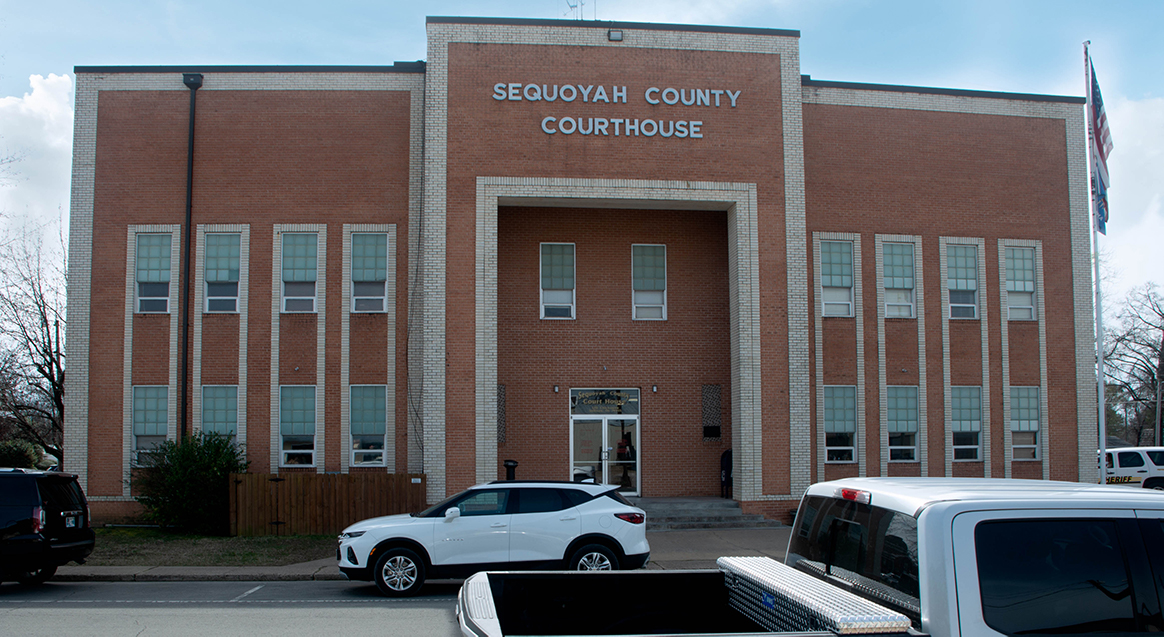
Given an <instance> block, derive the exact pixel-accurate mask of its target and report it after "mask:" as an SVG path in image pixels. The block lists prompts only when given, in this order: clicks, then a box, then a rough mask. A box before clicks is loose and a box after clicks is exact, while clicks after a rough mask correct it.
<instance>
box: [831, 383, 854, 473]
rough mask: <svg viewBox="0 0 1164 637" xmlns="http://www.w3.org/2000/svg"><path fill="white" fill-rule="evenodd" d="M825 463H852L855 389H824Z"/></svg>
mask: <svg viewBox="0 0 1164 637" xmlns="http://www.w3.org/2000/svg"><path fill="white" fill-rule="evenodd" d="M824 424H825V462H853V461H854V460H856V449H857V444H856V441H857V388H856V387H853V386H839V387H825V388H824Z"/></svg>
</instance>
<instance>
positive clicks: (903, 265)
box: [883, 243, 914, 318]
mask: <svg viewBox="0 0 1164 637" xmlns="http://www.w3.org/2000/svg"><path fill="white" fill-rule="evenodd" d="M883 251H884V260H885V261H884V263H885V266H884V267H885V272H884V280H885V316H886V317H888V318H913V316H914V305H913V287H914V281H913V244H912V243H886V244H885V245H884V246H883Z"/></svg>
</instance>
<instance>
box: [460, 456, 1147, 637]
mask: <svg viewBox="0 0 1164 637" xmlns="http://www.w3.org/2000/svg"><path fill="white" fill-rule="evenodd" d="M718 564H719V566H720V569H719V570H709V571H662V570H648V571H632V572H612V573H601V572H595V573H557V572H540V573H505V572H502V573H496V572H484V573H477V574H476V575H474V576H472V577H471V578H469V579H468V580H466V581H465V584H464V585H463V586H462V588H461V592H460V594H459V597H458V603H457V616H458V619H459V622H460V626H461V630H462V632H463V633H464V634H465V635H467V636H470V637H501V636H503V635H641V634H672V635H725V634H731V635H737V636H738V635H758V634H766V635H772V634H773V633H776V634H782V635H820V636H827V635H834V634H849V635H873V634H882V635H883V634H898V635H906V634H908V635H933V636H934V637H954V636H956V635H962V636H974V637H977V636H980V635H1064V634H1085V633H1086V634H1103V635H1131V634H1137V633H1144V632H1161V631H1164V616H1162V614H1161V598H1162V596H1164V496H1162V495H1161V494H1159V493H1157V492H1155V491H1153V490H1132V489H1121V488H1118V487H1107V486H1099V485H1088V484H1077V483H1070V482H1049V481H1038V480H989V479H987V480H983V479H959V478H933V479H930V478H854V479H848V480H839V481H835V482H825V483H820V484H816V485H813V486H812V487H810V488H809V489H808V491H807V492H806V493H805V495H804V498H803V499H802V500H801V503H800V508H799V510H798V512H797V515H796V521H795V523H794V527H793V529H792V535H791V539H790V541H789V545H788V553H787V557H786V558H785V562H784V563H783V564H781V563H779V562H775V561H773V560H769V559H767V558H733V557H725V558H720V560H719V562H718Z"/></svg>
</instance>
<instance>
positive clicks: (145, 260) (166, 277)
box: [136, 234, 171, 312]
mask: <svg viewBox="0 0 1164 637" xmlns="http://www.w3.org/2000/svg"><path fill="white" fill-rule="evenodd" d="M170 240H171V236H170V235H168V234H139V235H137V249H136V256H137V311H138V312H169V311H170Z"/></svg>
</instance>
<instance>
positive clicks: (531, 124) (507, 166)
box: [446, 44, 788, 493]
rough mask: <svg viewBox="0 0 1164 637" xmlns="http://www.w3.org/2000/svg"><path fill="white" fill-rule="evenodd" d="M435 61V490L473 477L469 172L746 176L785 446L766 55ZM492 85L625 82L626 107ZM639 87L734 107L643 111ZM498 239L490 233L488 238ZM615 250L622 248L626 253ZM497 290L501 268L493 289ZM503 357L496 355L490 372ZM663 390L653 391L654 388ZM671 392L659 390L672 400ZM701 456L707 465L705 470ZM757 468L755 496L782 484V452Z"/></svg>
mask: <svg viewBox="0 0 1164 637" xmlns="http://www.w3.org/2000/svg"><path fill="white" fill-rule="evenodd" d="M448 68H449V72H448V82H449V86H448V108H449V115H448V146H447V153H448V181H447V188H448V190H447V197H448V198H447V202H448V208H447V210H448V226H447V229H448V244H447V277H448V278H447V286H448V287H447V299H446V312H447V322H446V325H447V329H448V331H447V345H448V350H447V353H448V358H447V363H448V368H447V369H448V372H447V376H446V378H447V381H448V384H447V388H446V426H447V436H446V458H447V463H448V464H447V466H448V474H447V479H448V490H449V491H456V490H457V489H460V488H463V487H465V486H467V485H469V484H472V482H474V481H475V470H474V465H475V443H474V438H473V432H474V429H475V419H474V393H475V384H474V379H475V369H474V365H475V362H474V361H475V343H474V339H475V333H474V326H475V320H474V303H475V296H476V289H475V272H474V268H475V250H476V246H475V237H476V226H475V223H476V178H477V177H478V176H483V175H487V176H503V177H570V178H589V179H600V178H618V179H666V180H691V181H722V182H750V183H756V184H757V196H758V206H759V216H760V227H759V245H760V282H761V287H760V302H761V308H760V312H761V321H762V323H763V326H764V328H763V332H762V334H761V335H760V338H761V343H762V347H763V360H764V368H763V371H762V379H763V396H764V402H763V414H764V418H765V419H766V420H765V426H764V439H765V443H764V444H765V447H766V448H769V449H787V447H788V416H787V414H788V353H787V349H788V346H787V327H786V326H787V324H788V322H787V315H786V305H787V300H786V299H787V295H786V293H785V288H786V283H785V282H786V279H787V275H786V273H785V270H784V261H785V258H784V255H785V247H784V232H785V229H784V216H783V210H784V191H783V180H782V175H783V173H784V170H783V166H784V162H783V152H782V146H781V145H780V142H779V140H780V139H782V134H781V117H780V115H779V114H780V113H781V104H780V59H779V57H778V56H775V55H759V54H744V53H720V52H710V51H673V50H660V49H621V48H611V47H602V48H595V47H577V46H558V47H554V46H534V45H485V44H452V45H450V46H449V67H448ZM498 82H522V83H527V82H536V83H538V84H560V85H561V84H583V85H591V84H594V85H603V86H605V87H606V90H607V91H608V92H609V91H611V86H612V85H618V86H626V87H627V103H626V104H622V103H619V104H617V105H613V104H611V105H607V104H603V103H599V104H586V103H583V102H582V100H581V99H578V100H577V101H575V102H573V103H563V102H562V101H560V100H559V101H558V102H555V103H545V102H534V103H530V102H510V101H497V100H494V99H493V98H492V94H493V85H494V84H495V83H498ZM651 86H656V87H660V88H663V87H676V88H680V87H682V88H686V89H691V88H696V87H699V88H727V89H732V90H739V91H742V93H741V95H740V97H739V100H738V106H737V107H736V108H734V109H732V108H728V107H727V106H726V104H727V100H726V98H723V103H724V104H725V106H722V107H720V108H718V109H717V108H714V107H713V108H703V107H699V108H697V107H683V106H680V105H676V106H666V105H663V104H660V105H657V106H651V105H649V104H647V103H646V102H645V101H644V100H643V93H644V91H645V90H646V88H648V87H651ZM546 116H556V117H564V116H574V117H578V116H586V117H591V116H593V117H607V118H610V117H630V118H639V119H646V118H652V119H685V120H702V121H703V122H704V124H703V133H704V138H703V139H676V138H670V139H662V138H659V137H657V136H656V137H653V138H647V137H629V138H628V137H625V136H622V137H614V136H610V137H594V136H581V135H578V134H574V135H570V136H566V135H563V134H561V133H558V134H555V135H547V134H545V133H543V132H542V130H541V127H540V122H541V120H542V118H543V117H546ZM586 214H587V215H588V216H590V215H593V214H594V213H591V212H587V213H586ZM656 214H657V213H656ZM505 240H506V237H505V236H504V233H501V235H500V238H499V242H504V241H505ZM628 246H629V242H628ZM627 250H628V254H629V247H628V248H627ZM502 254H504V252H502ZM628 258H629V257H628ZM504 285H506V281H505V277H504V275H502V277H501V280H500V282H499V286H504ZM627 298H629V295H628V297H627ZM628 311H629V310H628ZM499 324H500V325H502V326H504V325H505V318H504V316H503V315H502V316H499ZM648 329H649V328H648ZM725 329H726V328H725ZM725 338H726V335H725ZM724 355H725V356H726V355H727V354H726V353H725V354H724ZM511 364H513V363H511V362H509V361H507V360H505V356H504V354H503V355H502V359H501V362H500V366H501V367H502V368H504V367H505V366H506V365H511ZM587 382H588V383H589V382H591V381H587ZM625 382H628V383H631V384H633V385H639V384H645V383H647V382H650V381H648V380H647V379H645V378H643V379H639V378H633V379H631V378H628V379H627V380H626V381H625ZM688 383H689V384H690V385H691V386H693V387H695V389H693V390H691V391H693V392H695V391H698V384H699V383H698V382H696V381H694V380H691V381H688ZM542 384H545V383H542ZM537 386H538V387H540V386H541V385H537ZM514 387H515V388H516V384H514ZM663 391H664V390H663V389H660V394H662V393H663ZM668 391H671V390H668ZM725 392H726V384H725ZM681 396H682V395H680V396H679V397H676V396H674V395H671V397H670V398H671V399H675V400H679V399H680V398H681ZM513 399H514V398H513V397H511V398H510V400H513ZM648 400H649V399H648ZM692 400H697V398H692ZM646 407H647V406H646V405H644V408H646ZM692 427H693V428H694V425H692ZM555 444H557V443H555ZM699 444H702V443H699ZM558 448H559V449H560V451H559V452H558V453H565V452H566V447H565V444H564V443H563V444H561V445H558ZM689 449H690V448H689ZM506 451H507V450H506ZM501 453H505V451H501ZM645 453H646V451H644V454H645ZM506 457H508V456H506ZM644 458H646V456H645V455H644ZM681 458H682V457H680V458H677V459H676V460H677V461H678V460H680V459H681ZM551 462H552V463H553V464H554V465H555V466H557V467H564V466H565V464H566V461H565V460H553V461H551ZM644 462H646V460H644ZM712 464H713V465H714V467H713V468H714V469H715V471H718V464H715V463H712ZM648 466H649V465H648ZM523 467H524V465H523ZM764 468H765V475H764V491H765V492H766V493H781V492H787V489H788V460H787V454H785V453H781V452H778V451H777V452H774V453H772V454H771V455H770V456H768V457H767V458H766V459H765V464H764ZM692 470H696V471H699V472H702V471H704V470H705V468H698V469H692V468H688V467H683V466H678V465H677V466H675V467H673V468H670V469H669V471H670V472H671V473H672V474H673V475H675V476H678V477H677V478H676V480H680V479H685V477H686V475H687V472H688V471H692ZM554 471H556V472H558V473H556V474H555V475H563V472H564V469H555V470H554ZM644 471H650V469H649V468H645V469H644ZM654 473H655V476H656V478H657V477H659V476H660V475H661V474H660V473H659V472H658V471H657V470H655V472H654ZM523 475H528V474H526V473H524V472H523ZM646 475H647V474H646V473H644V480H647V477H646ZM656 478H652V479H656ZM645 484H646V485H647V486H646V488H648V489H653V488H657V487H656V486H655V485H652V484H651V483H649V482H647V483H645ZM660 486H661V485H660ZM666 488H671V487H666ZM706 488H707V487H706V486H704V487H698V490H700V491H701V492H702V491H704V490H706ZM716 490H717V491H718V486H716Z"/></svg>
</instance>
